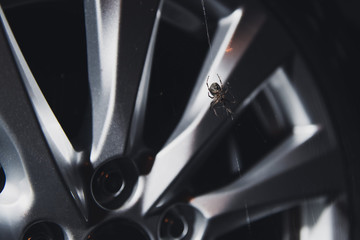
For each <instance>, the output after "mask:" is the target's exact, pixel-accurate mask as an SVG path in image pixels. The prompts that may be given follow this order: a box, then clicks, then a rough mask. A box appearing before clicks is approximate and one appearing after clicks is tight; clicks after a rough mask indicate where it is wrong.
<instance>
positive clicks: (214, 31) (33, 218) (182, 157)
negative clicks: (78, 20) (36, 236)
mask: <svg viewBox="0 0 360 240" xmlns="http://www.w3.org/2000/svg"><path fill="white" fill-rule="evenodd" d="M207 5H208V6H207V9H208V12H209V19H208V20H209V26H210V34H211V36H213V38H212V47H211V49H210V50H209V53H208V54H207V55H205V53H206V49H203V50H201V53H202V55H201V56H200V57H199V56H195V57H194V62H196V64H197V65H198V68H199V69H200V70H198V72H196V71H195V70H194V71H190V70H189V71H187V70H186V69H184V70H183V72H182V73H179V77H172V75H176V74H177V73H174V72H172V73H171V72H170V71H167V70H164V71H166V73H165V74H163V73H162V72H163V70H162V68H163V66H162V65H161V64H164V63H166V62H169V61H168V60H167V59H166V58H167V57H166V56H163V55H161V54H163V52H166V51H169V52H171V51H172V49H173V48H174V47H176V46H173V45H172V44H168V43H167V44H165V46H164V42H165V43H166V40H167V37H168V36H167V34H166V32H165V30H168V29H169V28H170V27H172V28H174V29H177V30H176V31H179V32H181V33H182V34H184V35H191V36H193V37H194V38H196V37H199V36H201V35H203V36H206V35H205V34H206V33H205V32H204V33H201V34H200V33H199V30H203V29H204V27H203V26H202V17H203V16H202V11H201V5H199V6H198V8H199V9H200V11H199V12H196V10H194V9H197V6H195V5H194V4H193V3H190V2H186V3H182V4H180V3H176V2H175V1H160V2H159V1H151V2H149V1H148V2H147V3H134V2H131V1H123V2H121V3H120V2H118V1H109V2H100V1H90V0H89V1H85V2H84V9H85V28H86V39H87V40H86V45H87V62H88V66H87V69H88V85H87V86H88V87H89V89H90V90H89V98H90V100H89V101H90V102H89V104H90V106H91V107H90V111H89V112H88V114H89V115H91V117H90V118H89V119H90V120H89V121H88V122H87V123H86V121H87V119H85V121H84V122H85V123H84V124H85V125H86V124H88V125H89V127H85V129H86V130H87V131H88V132H87V134H85V135H84V134H83V135H82V139H85V140H82V142H81V144H75V143H74V142H73V141H72V139H70V138H69V137H68V135H69V134H68V132H66V133H65V131H64V130H63V127H62V124H61V121H60V120H58V119H59V116H58V115H57V116H55V115H54V113H53V111H52V108H51V107H53V106H51V107H50V105H51V104H50V105H49V104H48V102H47V100H46V99H45V97H44V95H43V93H42V92H41V90H40V87H39V85H38V83H37V82H36V80H35V78H34V76H33V74H32V72H31V70H30V68H29V66H28V63H27V62H26V60H25V58H24V56H23V55H22V52H21V50H20V48H19V46H18V44H17V42H16V39H15V37H14V36H13V34H12V31H11V28H10V26H9V25H8V23H7V20H6V18H5V14H4V13H3V12H1V19H2V23H3V28H2V29H3V30H2V32H1V40H0V44H1V45H0V47H1V48H0V49H1V53H2V54H1V56H2V57H1V59H0V60H1V61H2V63H3V64H2V66H6V69H9V70H8V71H3V72H1V74H2V76H1V78H0V79H1V81H2V82H1V85H2V86H6V87H5V88H2V89H1V92H0V93H1V94H0V96H1V102H3V103H9V104H1V109H0V117H1V118H0V123H1V128H0V139H1V142H2V145H1V152H2V156H1V159H0V160H1V162H0V164H1V166H2V168H0V170H1V169H3V172H4V173H1V172H0V174H2V176H6V182H5V180H3V181H2V182H4V184H3V185H4V189H3V191H0V209H1V211H0V212H1V213H2V214H0V217H1V219H3V220H4V221H2V222H3V223H2V224H1V225H0V230H1V232H4V236H7V237H8V238H9V239H11V238H14V239H18V238H20V237H21V236H27V235H26V234H27V233H28V232H27V231H28V230H26V229H29V226H30V229H32V227H31V226H34V225H33V224H34V223H35V226H36V227H35V228H37V226H38V225H40V226H46V227H42V228H45V229H48V228H49V229H56V230H54V231H55V232H57V231H58V228H61V229H62V230H63V232H64V236H62V237H60V238H65V239H77V238H80V239H86V238H90V239H91V238H94V239H99V238H100V239H101V236H100V235H101V234H100V235H99V233H98V229H100V232H101V229H107V228H108V225H106V224H107V222H110V223H111V224H112V222H111V220H113V219H119V221H120V223H118V222H116V223H114V224H113V225H111V226H118V225H117V224H120V225H121V226H122V227H124V226H127V225H129V224H130V225H131V226H133V223H136V224H134V229H138V228H141V230H140V231H139V236H143V233H146V234H147V235H149V237H150V238H154V239H157V238H162V239H174V238H175V239H198V238H203V239H209V238H215V237H217V236H222V234H225V233H227V232H229V231H231V230H233V229H237V228H239V227H240V226H244V225H245V226H246V225H248V224H250V223H251V222H253V221H255V220H258V219H262V218H264V217H266V216H271V215H272V214H275V213H278V212H282V211H286V210H288V209H290V208H293V207H295V206H300V211H301V212H302V216H303V218H302V220H301V221H302V223H301V224H300V225H301V226H304V225H305V223H307V224H308V222H307V220H306V219H307V217H306V216H307V213H308V212H307V209H309V206H321V207H319V208H323V209H325V210H326V209H329V207H328V206H329V204H328V203H326V201H324V200H323V199H328V198H329V197H331V198H332V199H336V201H334V202H335V203H336V202H338V200H337V199H338V197H339V196H342V194H343V193H344V189H345V181H344V176H343V173H342V171H341V168H342V163H341V154H340V151H339V147H338V143H337V140H336V137H335V135H334V132H333V130H332V126H331V123H330V122H329V117H328V115H327V113H326V110H325V106H324V104H323V102H322V99H321V97H320V95H319V93H318V91H317V90H316V87H315V84H314V83H313V77H312V76H311V74H310V72H309V70H308V69H307V67H306V65H305V64H304V61H303V60H302V57H301V55H300V54H299V52H298V50H297V49H296V47H295V45H294V44H293V43H292V41H291V39H290V38H289V37H288V36H287V35H286V34H285V32H284V30H283V29H282V28H281V27H280V25H279V24H278V23H277V22H276V21H275V20H274V19H273V18H272V16H271V15H270V14H269V13H268V12H267V11H266V10H265V9H264V8H263V7H262V6H261V5H260V4H259V3H254V2H252V3H248V2H244V3H239V4H235V5H234V4H230V3H227V2H223V3H222V4H220V3H218V2H216V1H213V2H209V3H208V4H207ZM195 12H196V13H195ZM139 16H142V17H141V18H139ZM169 26H170V27H169ZM199 42H201V43H204V42H205V43H206V42H207V40H206V39H205V40H199ZM202 46H204V44H202ZM184 51H185V52H186V49H185V50H184ZM179 52H180V51H178V52H176V51H175V53H174V55H175V56H176V54H180V53H179ZM135 53H136V54H135ZM134 54H135V55H134ZM186 54H189V52H186ZM195 55H196V54H195ZM192 56H194V55H192ZM25 57H26V56H25ZM190 58H191V56H190ZM9 59H10V60H9ZM12 59H14V60H15V61H13V60H12ZM179 61H183V59H181V60H178V61H177V63H178V62H179ZM175 62H176V61H175ZM196 64H194V65H196ZM184 65H185V66H190V65H191V64H189V63H184ZM165 66H166V67H167V66H171V63H167V65H165ZM164 68H165V67H164ZM194 68H195V69H196V67H194ZM174 69H176V68H174ZM166 74H167V75H166ZM186 74H189V75H186ZM216 74H218V75H219V76H221V80H222V81H223V82H224V83H225V84H229V89H230V91H231V93H232V94H233V95H234V97H235V99H236V103H234V104H230V108H231V111H232V112H233V118H234V119H232V118H231V117H230V116H228V115H226V112H225V111H224V109H221V108H220V110H219V111H220V113H219V114H220V116H218V117H217V116H215V115H214V112H213V111H212V110H211V109H210V110H209V105H210V103H211V99H210V98H209V97H208V96H207V91H208V90H207V87H206V80H207V76H210V80H209V81H210V82H213V81H215V79H216ZM166 77H167V78H169V79H170V78H174V79H175V80H171V81H172V84H175V86H176V87H179V88H176V87H175V88H176V89H175V90H173V91H175V92H180V93H177V94H178V95H176V97H178V96H180V97H181V98H182V99H183V100H181V101H179V102H180V103H179V104H178V106H175V107H174V109H175V110H174V112H173V113H170V114H169V113H167V112H166V111H167V110H166V109H167V105H166V103H164V102H165V100H166V99H170V100H171V101H174V98H172V97H169V96H167V95H168V94H169V92H171V91H169V89H171V86H170V87H169V86H168V87H167V86H164V85H166V80H164V79H166ZM181 77H183V78H186V80H184V84H183V83H182V82H180V83H179V82H177V81H179V80H180V79H181ZM9 79H15V80H14V81H12V82H10V83H9ZM158 79H160V80H158ZM188 79H189V80H188ZM243 79H244V80H243ZM156 84H158V85H157V86H155V85H156ZM176 84H177V85H176ZM183 85H184V88H181V87H182V86H183ZM23 86H24V87H23ZM85 87H86V86H85ZM161 89H165V90H161ZM42 90H44V89H42ZM45 95H46V93H45ZM164 95H165V96H164ZM163 96H164V97H163ZM157 99H161V100H159V101H158V100H157ZM164 99H165V100H164ZM159 102H161V103H162V104H163V106H164V107H163V108H161V107H158V105H157V104H158V103H159ZM172 104H175V105H176V102H175V103H174V102H172ZM164 109H165V110H164ZM54 112H55V111H54ZM169 115H171V117H170V119H169V120H168V121H169V122H170V123H169V124H168V125H163V126H164V129H165V130H162V126H161V125H159V124H158V125H156V123H155V122H156V121H160V123H163V124H165V123H164V121H165V122H166V120H161V119H160V118H162V117H163V116H169ZM57 117H58V118H57ZM159 119H160V120H159ZM247 119H250V120H247ZM161 121H163V122H161ZM59 122H60V123H59ZM157 133H158V136H157ZM90 135H91V137H89V136H90ZM253 135H257V138H258V139H256V137H254V138H253ZM244 136H246V137H244ZM156 138H158V139H157V140H154V139H156ZM259 138H260V141H259ZM89 139H91V141H90V140H89ZM254 144H255V145H256V147H254ZM248 149H249V150H248ZM209 159H210V160H209ZM214 159H215V160H214ZM219 161H223V162H224V163H223V164H219V163H218V162H219ZM114 162H115V164H113V163H114ZM209 163H210V164H209ZM111 164H112V165H111ZM209 165H210V166H209ZM224 165H226V166H227V167H224V169H225V170H219V167H220V166H224ZM109 166H110V167H109ZM324 166H326V167H324ZM103 169H108V170H106V171H105V170H103ZM203 169H205V171H208V172H206V173H212V174H213V177H211V176H210V177H209V176H208V174H203V173H201V171H202V170H203ZM318 169H322V172H321V174H319V171H318ZM114 172H115V173H114ZM219 172H223V175H224V176H222V175H221V176H220V177H217V176H216V175H217V174H218V173H219ZM97 174H98V175H97ZM107 174H113V175H107ZM114 174H115V175H114ZM98 176H100V177H98ZM109 176H110V177H109ZM111 176H112V177H111ZM114 176H115V177H114ZM214 176H215V177H214ZM222 177H223V178H222ZM103 178H104V179H105V180H104V181H103V180H99V181H100V183H99V184H100V185H99V184H95V183H96V181H97V180H96V179H103ZM2 179H5V177H2ZM45 179H46V181H44V180H45ZM94 179H95V180H94ZM110 179H111V180H110ZM113 179H115V182H114V180H113ZM119 179H121V180H119ZM99 181H98V182H99ZM117 181H121V184H116V183H118V182H117ZM94 182H95V183H94ZM109 182H110V185H108V183H109ZM104 183H106V186H105V185H104ZM103 185H104V186H105V187H104V188H106V189H107V191H106V193H104V192H103V191H100V193H98V191H97V190H96V189H95V190H94V188H99V187H98V186H100V188H101V187H102V186H103ZM94 186H95V187H94ZM54 189H56V191H54ZM109 189H110V190H109ZM114 189H115V190H114ZM125 190H126V193H124V192H125ZM109 192H110V195H111V197H109ZM49 193H50V194H49ZM98 194H100V195H101V196H100V199H101V200H99V197H97V195H98ZM334 196H335V197H334ZM104 199H105V200H104ZM119 199H120V200H119ZM304 199H316V200H311V201H310V200H309V201H304ZM319 199H320V200H319ZM114 201H115V202H114ZM10 203H11V204H12V205H11V206H9V204H10ZM330 206H331V207H333V208H334V209H336V206H337V205H335V204H332V205H331V204H330ZM15 209H16V210H15ZM64 209H66V211H64ZM169 214H170V215H169ZM24 216H26V217H24ZM169 216H171V217H169ZM319 216H322V215H321V214H320V215H319ZM335 217H337V215H335ZM172 218H173V219H172ZM7 219H10V220H7ZM319 219H320V218H319ZM39 221H46V222H45V223H44V224H43V223H40V224H38V225H36V222H39ZM319 221H320V220H319ZM319 221H315V222H314V223H313V224H310V226H315V225H316V224H315V223H317V222H319ZM123 222H125V223H124V224H123ZM171 222H173V223H171ZM343 223H344V224H346V220H344V221H343ZM10 224H11V226H12V227H11V228H9V226H10ZM54 224H55V226H54ZM47 226H51V227H47ZM110 229H115V228H114V227H110ZM163 229H165V230H163ZM24 231H25V232H26V233H25V235H24ZM46 231H48V230H46ZM49 231H51V230H49ZM134 231H137V230H134ZM162 232H166V233H162ZM31 233H32V232H31ZM119 234H121V233H119ZM301 234H302V235H301V237H302V238H301V239H312V238H311V237H308V238H306V236H305V235H306V233H301ZM58 235H59V234H58ZM60 235H61V234H60ZM308 235H309V236H311V234H310V233H308ZM99 236H100V237H99ZM139 238H141V237H139Z"/></svg>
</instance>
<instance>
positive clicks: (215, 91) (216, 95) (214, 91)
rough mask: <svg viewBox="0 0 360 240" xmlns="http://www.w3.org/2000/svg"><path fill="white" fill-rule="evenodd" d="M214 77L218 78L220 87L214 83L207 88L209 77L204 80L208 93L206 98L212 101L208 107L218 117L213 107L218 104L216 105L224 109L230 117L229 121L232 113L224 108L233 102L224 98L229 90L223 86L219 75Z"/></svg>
mask: <svg viewBox="0 0 360 240" xmlns="http://www.w3.org/2000/svg"><path fill="white" fill-rule="evenodd" d="M216 75H217V76H218V78H219V81H220V85H219V84H218V83H216V82H214V83H212V84H211V85H210V87H209V84H208V81H209V78H210V76H208V78H207V80H206V86H207V88H208V91H209V92H208V96H209V97H210V98H211V99H213V100H212V102H211V103H210V107H211V109H212V110H213V111H214V113H215V115H216V116H218V114H217V112H216V110H215V105H216V104H218V103H219V104H221V105H222V107H223V108H224V109H225V111H226V113H227V114H229V115H230V116H231V119H232V118H233V116H232V111H231V109H230V108H228V107H227V106H226V104H227V103H234V102H235V101H230V100H229V99H227V98H226V94H227V93H228V91H229V89H228V88H227V87H225V86H224V85H223V83H222V81H221V78H220V76H219V74H216ZM231 96H232V95H231ZM233 98H234V97H233Z"/></svg>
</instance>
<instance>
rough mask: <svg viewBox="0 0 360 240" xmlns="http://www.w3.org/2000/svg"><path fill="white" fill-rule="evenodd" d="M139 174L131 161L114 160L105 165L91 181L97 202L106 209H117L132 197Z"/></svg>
mask: <svg viewBox="0 0 360 240" xmlns="http://www.w3.org/2000/svg"><path fill="white" fill-rule="evenodd" d="M137 177H138V172H137V171H136V168H135V165H134V164H133V162H131V161H130V160H129V159H113V160H111V161H108V162H106V163H104V164H103V165H102V166H100V167H99V168H98V169H97V170H96V171H95V172H94V175H93V177H92V180H91V191H92V196H93V197H94V199H95V201H96V202H97V203H98V204H99V205H100V206H102V207H104V208H106V209H116V208H119V207H121V205H122V204H124V203H125V202H126V200H127V199H128V198H129V197H130V195H131V193H132V190H133V187H134V186H135V184H136V181H137Z"/></svg>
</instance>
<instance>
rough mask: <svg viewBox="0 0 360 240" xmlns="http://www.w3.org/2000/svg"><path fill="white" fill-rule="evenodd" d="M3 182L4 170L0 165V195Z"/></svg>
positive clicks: (3, 185) (4, 179)
mask: <svg viewBox="0 0 360 240" xmlns="http://www.w3.org/2000/svg"><path fill="white" fill-rule="evenodd" d="M5 181H6V178H5V172H4V169H3V168H2V167H1V165H0V193H1V192H2V190H3V189H4V187H5Z"/></svg>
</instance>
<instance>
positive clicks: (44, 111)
mask: <svg viewBox="0 0 360 240" xmlns="http://www.w3.org/2000/svg"><path fill="white" fill-rule="evenodd" d="M0 14H1V20H2V22H3V25H4V29H5V32H6V35H7V37H8V40H9V43H10V48H11V50H12V53H13V56H14V59H15V62H16V64H17V68H18V69H19V73H20V76H21V78H22V82H23V83H24V85H25V89H26V91H27V94H28V96H29V98H30V102H31V104H32V108H33V109H34V112H35V115H36V117H37V120H38V122H39V124H40V127H41V130H42V133H43V134H44V136H45V139H46V142H47V144H48V146H49V148H50V150H51V153H52V154H53V157H54V159H55V161H56V164H57V166H58V167H59V170H60V172H61V174H62V176H63V178H64V180H65V182H66V184H67V186H68V188H69V190H70V192H71V194H72V196H73V197H74V199H75V201H76V203H77V205H78V207H79V208H80V210H81V212H82V214H83V216H84V217H85V218H87V216H88V213H87V210H86V207H85V200H84V192H83V188H82V186H81V181H80V179H79V177H78V174H77V173H76V171H75V168H74V166H75V165H76V164H77V163H78V162H79V161H80V158H81V154H80V153H78V152H76V151H75V150H74V149H73V147H72V145H71V143H70V141H69V139H68V138H67V136H66V134H65V132H64V131H63V129H62V128H61V126H60V124H59V122H58V121H57V119H56V117H55V115H54V113H53V112H52V110H51V108H50V106H49V105H48V103H47V101H46V99H45V97H44V95H43V94H42V92H41V90H40V88H39V86H38V84H37V83H36V80H35V79H34V77H33V75H32V73H31V70H30V69H29V67H28V65H27V63H26V61H25V59H24V56H23V55H22V53H21V50H20V48H19V46H18V44H17V42H16V40H15V37H14V36H13V33H12V31H11V29H10V26H9V24H8V23H7V21H6V18H5V15H4V13H3V12H2V11H0ZM9 58H10V57H9ZM23 98H25V96H23ZM24 119H26V117H24ZM34 134H35V133H34ZM34 171H35V170H34Z"/></svg>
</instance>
